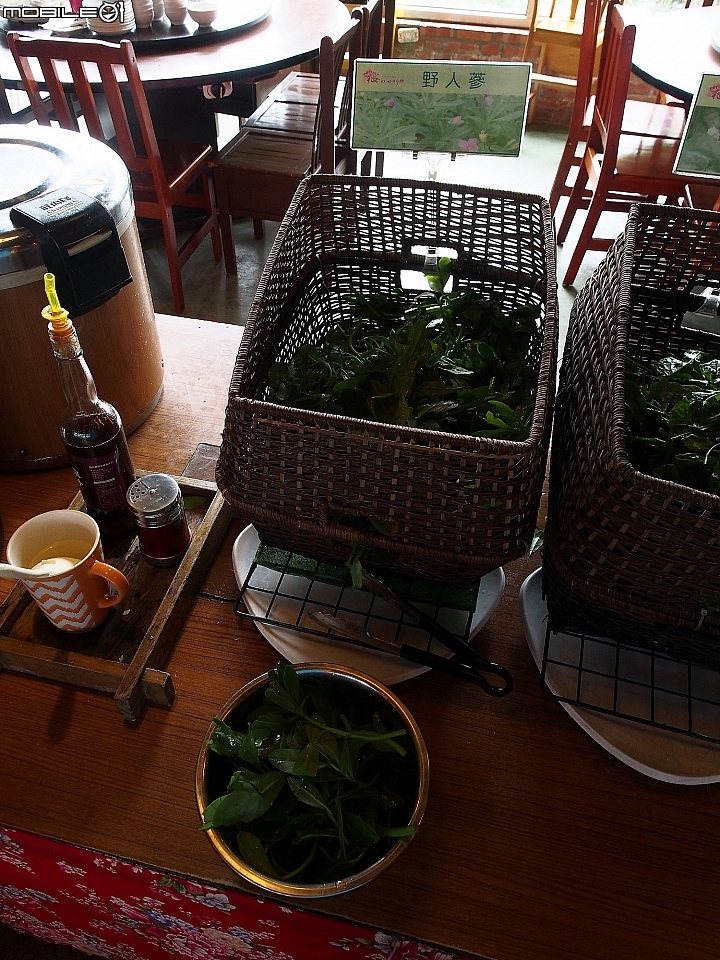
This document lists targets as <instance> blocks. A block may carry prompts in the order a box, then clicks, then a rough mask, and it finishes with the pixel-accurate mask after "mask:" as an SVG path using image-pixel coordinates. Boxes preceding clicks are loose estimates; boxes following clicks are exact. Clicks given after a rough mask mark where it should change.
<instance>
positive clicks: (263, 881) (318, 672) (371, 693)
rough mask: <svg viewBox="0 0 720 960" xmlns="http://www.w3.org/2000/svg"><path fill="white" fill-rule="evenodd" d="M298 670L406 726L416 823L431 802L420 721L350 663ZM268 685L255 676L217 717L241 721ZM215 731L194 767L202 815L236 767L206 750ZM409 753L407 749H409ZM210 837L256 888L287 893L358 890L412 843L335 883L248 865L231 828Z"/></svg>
mask: <svg viewBox="0 0 720 960" xmlns="http://www.w3.org/2000/svg"><path fill="white" fill-rule="evenodd" d="M295 669H296V671H297V674H298V676H299V677H301V678H302V677H314V678H316V679H318V680H320V681H322V684H323V686H324V687H325V689H326V690H327V691H328V693H329V695H330V696H332V697H334V698H336V700H338V701H341V702H342V703H343V705H344V706H347V707H348V708H351V707H352V708H355V710H356V711H358V712H359V711H362V712H363V713H366V712H368V713H369V714H372V713H373V712H374V711H376V710H377V711H378V712H379V713H380V715H381V717H382V719H383V722H384V723H385V725H386V726H388V727H390V725H391V724H393V723H394V724H398V723H399V724H401V725H402V726H404V727H405V729H406V730H407V732H408V736H409V738H410V741H411V746H412V753H413V754H414V757H415V760H416V773H417V795H416V798H415V802H414V805H413V809H412V814H411V816H410V817H409V818H408V823H409V824H410V825H413V826H417V825H418V824H419V823H420V821H421V820H422V817H423V814H424V812H425V806H426V804H427V796H428V782H429V763H428V753H427V748H426V747H425V742H424V740H423V738H422V734H421V733H420V730H419V728H418V725H417V724H416V723H415V720H414V719H413V717H412V715H411V714H410V713H409V712H408V710H407V708H406V707H405V706H404V704H403V703H402V702H401V701H400V700H398V698H397V697H396V696H395V694H394V693H392V692H391V691H390V690H388V689H387V687H384V686H383V685H382V684H380V683H378V682H377V680H373V679H372V677H368V676H366V675H365V674H363V673H359V672H358V671H356V670H351V669H349V668H347V667H340V666H337V665H335V664H332V663H306V664H300V665H298V666H296V667H295ZM267 685H268V675H267V674H263V675H262V676H260V677H256V679H255V680H252V681H251V682H250V683H248V684H246V685H245V686H244V687H243V688H242V689H241V690H239V691H238V692H237V693H236V694H234V696H232V697H231V698H230V699H229V700H228V702H227V703H226V704H225V706H224V707H223V708H222V709H221V710H220V711H219V712H218V713H217V714H216V716H217V717H218V718H219V719H220V720H224V721H225V722H226V723H228V724H230V726H235V727H239V726H241V725H242V723H243V721H244V719H245V718H246V717H247V715H248V714H249V713H250V712H251V711H252V710H254V709H255V707H257V706H259V705H260V704H261V703H262V700H263V696H264V694H265V689H266V687H267ZM213 730H214V724H213V725H211V727H210V729H209V730H208V732H207V733H206V735H205V739H204V740H203V743H202V746H201V748H200V753H199V756H198V762H197V767H196V770H195V796H196V799H197V805H198V810H199V811H200V818H201V820H202V816H203V812H204V810H205V809H206V807H207V806H208V805H209V804H210V803H211V802H212V801H213V800H214V799H215V798H216V797H218V796H220V795H221V794H223V793H225V790H226V788H227V783H228V780H229V778H230V774H231V772H232V770H233V769H234V768H232V767H231V766H230V764H229V762H228V761H227V759H226V758H224V757H220V756H218V754H216V753H214V752H213V751H210V750H208V742H209V740H210V737H211V735H212V732H213ZM410 752H411V751H410V749H409V750H408V754H410ZM207 837H208V838H209V840H210V842H211V843H212V845H213V846H214V847H215V849H216V850H217V852H218V853H219V854H220V856H221V857H222V859H223V860H224V861H225V863H227V865H228V866H229V867H230V868H231V869H232V870H234V871H235V872H236V873H239V874H240V876H242V877H244V878H245V879H246V880H249V881H250V882H251V883H254V884H256V885H257V886H258V887H262V889H263V890H265V891H268V892H270V893H273V894H276V895H278V896H284V897H331V896H335V895H336V894H339V893H346V892H347V891H348V890H354V889H356V888H357V887H361V886H363V884H366V883H369V881H370V880H374V879H375V877H377V876H378V875H379V874H380V873H382V871H383V870H385V869H386V868H387V867H389V866H390V864H391V863H393V862H394V861H395V860H397V858H398V857H399V856H400V854H401V853H402V852H403V850H404V849H405V847H406V846H407V844H408V841H407V840H405V841H400V840H398V841H395V843H393V844H392V845H391V846H390V848H389V849H386V850H385V852H384V853H383V854H382V856H381V857H379V859H377V860H376V861H375V862H374V863H372V864H371V865H370V866H369V867H366V868H365V869H363V870H361V871H360V872H359V873H356V874H353V875H352V876H349V877H345V878H344V879H342V880H337V881H335V882H334V883H324V884H303V883H289V882H285V881H282V880H275V879H273V878H271V877H266V876H264V875H263V874H261V873H258V872H257V871H256V870H254V869H253V868H252V867H250V866H248V864H247V863H245V861H244V860H243V859H242V858H241V857H240V855H239V854H238V852H237V851H236V850H235V849H234V848H233V847H232V846H231V842H232V831H231V830H225V829H211V830H208V831H207Z"/></svg>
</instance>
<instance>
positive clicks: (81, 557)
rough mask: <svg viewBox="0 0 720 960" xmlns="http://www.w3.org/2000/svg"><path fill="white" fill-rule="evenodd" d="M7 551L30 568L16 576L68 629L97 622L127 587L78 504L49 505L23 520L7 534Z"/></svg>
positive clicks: (55, 622) (10, 559) (75, 630)
mask: <svg viewBox="0 0 720 960" xmlns="http://www.w3.org/2000/svg"><path fill="white" fill-rule="evenodd" d="M7 557H8V562H9V563H10V564H12V565H13V566H15V567H23V568H25V569H27V570H28V571H29V573H28V575H27V576H21V577H20V578H19V579H21V580H22V582H23V583H24V584H25V586H26V587H27V589H28V591H29V592H30V594H31V595H32V597H33V599H34V600H35V602H36V603H37V605H38V606H39V607H40V609H41V610H42V612H43V613H44V614H45V616H46V617H47V618H48V620H49V621H50V622H51V623H52V624H53V625H54V626H56V627H57V628H58V629H59V630H65V631H66V632H68V633H83V632H84V631H86V630H92V629H93V627H97V626H99V625H100V624H101V623H102V622H103V621H104V620H105V619H106V618H107V616H108V614H109V613H110V608H111V607H114V606H115V605H116V604H118V603H120V602H121V601H122V600H123V599H124V598H125V595H126V594H127V592H128V589H129V587H130V584H129V583H128V581H127V579H126V578H125V577H124V576H123V574H122V573H120V571H119V570H116V569H115V567H111V566H110V565H109V564H107V563H105V562H104V560H103V550H102V544H101V542H100V529H99V527H98V525H97V524H96V523H95V521H94V520H93V519H92V517H89V516H88V515H87V514H86V513H81V512H80V511H79V510H50V511H48V513H41V514H38V516H36V517H33V518H32V519H31V520H27V521H26V522H25V523H24V524H23V525H22V526H21V527H18V529H17V530H16V531H15V533H14V534H13V535H12V537H10V540H9V541H8V545H7ZM34 570H37V575H34Z"/></svg>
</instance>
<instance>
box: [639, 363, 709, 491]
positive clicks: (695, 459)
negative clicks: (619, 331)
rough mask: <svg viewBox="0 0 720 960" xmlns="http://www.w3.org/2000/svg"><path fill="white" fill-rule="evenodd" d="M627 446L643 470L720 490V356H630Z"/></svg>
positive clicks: (706, 488)
mask: <svg viewBox="0 0 720 960" xmlns="http://www.w3.org/2000/svg"><path fill="white" fill-rule="evenodd" d="M625 409H626V424H627V451H628V457H629V458H630V461H631V463H632V464H633V466H634V467H635V468H636V469H637V470H640V471H641V472H642V473H646V474H649V475H650V476H655V477H659V478H660V479H662V480H670V481H672V482H674V483H681V484H684V485H685V486H688V487H693V488H694V489H696V490H702V491H704V492H706V493H714V494H717V495H720V359H717V358H716V357H713V356H711V355H709V354H703V353H701V352H700V351H698V350H689V351H686V352H685V353H684V354H683V356H682V357H672V356H669V357H665V358H663V359H662V360H660V361H659V362H658V363H655V364H648V363H641V362H640V361H637V360H633V359H631V358H630V359H628V361H627V364H626V382H625Z"/></svg>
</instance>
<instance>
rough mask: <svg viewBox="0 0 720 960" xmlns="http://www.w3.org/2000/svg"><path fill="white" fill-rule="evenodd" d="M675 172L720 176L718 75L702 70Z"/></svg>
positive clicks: (686, 174) (719, 91)
mask: <svg viewBox="0 0 720 960" xmlns="http://www.w3.org/2000/svg"><path fill="white" fill-rule="evenodd" d="M673 172H674V173H680V174H683V175H685V176H688V177H719V178H720V76H718V75H717V74H713V73H705V74H703V78H702V80H701V81H700V86H699V87H698V91H697V93H696V94H695V98H694V99H693V103H692V107H691V108H690V115H689V116H688V119H687V123H686V124H685V130H684V132H683V138H682V142H681V144H680V149H679V150H678V153H677V157H676V158H675V165H674V166H673Z"/></svg>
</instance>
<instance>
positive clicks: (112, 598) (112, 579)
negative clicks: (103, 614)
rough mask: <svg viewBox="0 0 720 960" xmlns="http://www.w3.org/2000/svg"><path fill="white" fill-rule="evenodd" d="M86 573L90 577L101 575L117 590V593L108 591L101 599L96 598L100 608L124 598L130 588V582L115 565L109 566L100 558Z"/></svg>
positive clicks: (112, 604)
mask: <svg viewBox="0 0 720 960" xmlns="http://www.w3.org/2000/svg"><path fill="white" fill-rule="evenodd" d="M88 573H89V574H90V576H91V577H102V578H103V580H107V581H108V583H111V584H112V585H113V587H115V590H116V591H117V593H110V592H108V593H106V594H105V596H104V597H103V598H102V599H101V600H98V607H100V609H101V610H102V609H104V608H105V607H114V606H115V605H116V604H118V603H120V602H121V601H123V600H124V599H125V595H126V594H127V592H128V590H129V589H130V584H129V582H128V579H127V577H126V576H124V575H123V574H122V573H120V571H119V570H116V569H115V567H111V566H110V564H109V563H103V562H102V560H96V561H95V563H94V564H93V565H92V566H91V567H90V569H89V570H88Z"/></svg>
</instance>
